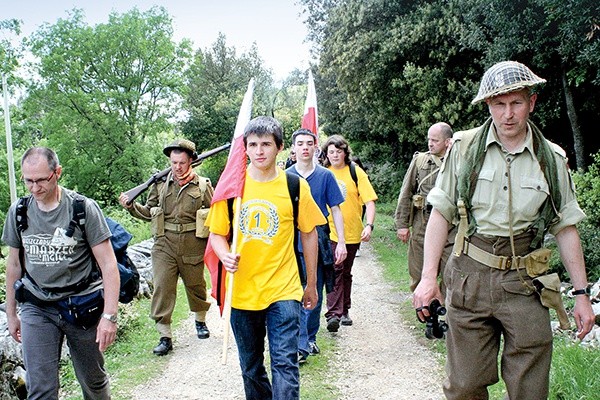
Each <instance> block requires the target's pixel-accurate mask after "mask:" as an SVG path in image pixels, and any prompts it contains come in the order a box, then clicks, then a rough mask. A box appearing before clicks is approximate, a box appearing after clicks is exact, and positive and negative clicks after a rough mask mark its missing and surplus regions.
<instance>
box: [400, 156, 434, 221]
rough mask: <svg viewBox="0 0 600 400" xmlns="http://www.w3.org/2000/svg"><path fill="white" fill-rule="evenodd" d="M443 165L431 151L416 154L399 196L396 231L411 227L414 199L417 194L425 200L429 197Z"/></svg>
mask: <svg viewBox="0 0 600 400" xmlns="http://www.w3.org/2000/svg"><path fill="white" fill-rule="evenodd" d="M441 163H442V159H441V158H440V157H438V156H436V155H433V154H431V153H430V152H429V151H428V152H425V153H419V152H417V153H415V155H414V156H413V159H412V161H411V162H410V165H409V166H408V170H407V171H406V175H404V181H403V182H402V188H401V189H400V195H399V196H398V205H397V206H396V213H395V216H394V220H395V222H396V229H405V228H409V227H410V226H411V224H412V223H411V218H410V216H411V213H414V212H415V210H413V200H412V197H413V195H415V194H420V195H422V196H423V197H424V198H426V197H427V195H428V194H429V192H430V191H431V189H432V188H433V186H434V185H435V179H436V177H437V174H438V171H439V167H440V165H441Z"/></svg>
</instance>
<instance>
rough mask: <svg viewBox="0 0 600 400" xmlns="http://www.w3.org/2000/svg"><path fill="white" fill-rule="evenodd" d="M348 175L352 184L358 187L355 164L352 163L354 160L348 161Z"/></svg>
mask: <svg viewBox="0 0 600 400" xmlns="http://www.w3.org/2000/svg"><path fill="white" fill-rule="evenodd" d="M349 166H350V176H351V177H352V180H353V181H354V184H355V185H356V187H358V175H356V164H355V163H354V161H350V165H349Z"/></svg>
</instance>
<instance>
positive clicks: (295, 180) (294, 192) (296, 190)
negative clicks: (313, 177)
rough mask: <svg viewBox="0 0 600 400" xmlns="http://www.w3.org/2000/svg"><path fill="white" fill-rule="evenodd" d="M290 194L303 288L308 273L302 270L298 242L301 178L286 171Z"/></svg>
mask: <svg viewBox="0 0 600 400" xmlns="http://www.w3.org/2000/svg"><path fill="white" fill-rule="evenodd" d="M285 176H286V179H287V187H288V193H289V194H290V200H291V201H292V211H293V215H294V254H295V255H296V263H297V264H298V274H299V275H300V282H302V286H306V273H305V272H304V269H303V268H302V262H301V261H300V252H299V251H298V242H299V240H300V232H299V231H298V208H299V204H300V177H299V176H298V175H296V174H294V173H292V172H288V171H286V173H285Z"/></svg>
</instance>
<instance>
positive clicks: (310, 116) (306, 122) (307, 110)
mask: <svg viewBox="0 0 600 400" xmlns="http://www.w3.org/2000/svg"><path fill="white" fill-rule="evenodd" d="M301 127H302V128H304V129H308V130H310V131H311V132H313V133H314V134H315V135H317V137H318V136H319V112H318V110H317V92H316V91H315V81H314V79H313V75H312V71H311V70H310V69H309V70H308V92H307V93H306V102H305V103H304V115H303V116H302V124H301Z"/></svg>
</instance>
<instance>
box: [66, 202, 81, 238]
mask: <svg viewBox="0 0 600 400" xmlns="http://www.w3.org/2000/svg"><path fill="white" fill-rule="evenodd" d="M76 227H79V228H80V229H81V231H82V232H83V236H84V237H85V197H83V196H82V195H80V194H79V193H77V194H75V197H74V198H73V218H72V219H71V222H69V227H68V228H67V231H66V232H65V235H66V236H68V237H73V233H75V228H76Z"/></svg>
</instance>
